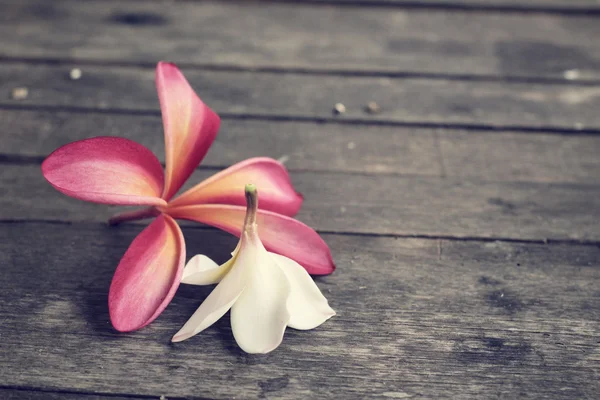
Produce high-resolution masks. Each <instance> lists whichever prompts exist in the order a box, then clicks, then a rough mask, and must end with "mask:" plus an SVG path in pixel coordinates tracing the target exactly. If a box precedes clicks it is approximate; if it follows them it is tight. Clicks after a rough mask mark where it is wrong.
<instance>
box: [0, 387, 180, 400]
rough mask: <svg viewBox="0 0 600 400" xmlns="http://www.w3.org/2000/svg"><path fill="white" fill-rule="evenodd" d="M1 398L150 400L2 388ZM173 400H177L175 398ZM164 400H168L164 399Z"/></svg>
mask: <svg viewBox="0 0 600 400" xmlns="http://www.w3.org/2000/svg"><path fill="white" fill-rule="evenodd" d="M0 398H2V399H3V400H78V399H83V400H131V399H133V400H142V399H148V397H147V396H131V395H126V396H119V395H116V396H115V395H114V394H108V395H103V394H90V393H81V392H79V393H74V392H64V391H62V392H52V391H39V390H27V389H21V388H18V389H17V388H10V389H3V388H1V387H0ZM153 398H154V399H160V396H154V397H153ZM170 399H171V400H176V399H174V398H173V397H171V398H170ZM164 400H168V399H166V398H164Z"/></svg>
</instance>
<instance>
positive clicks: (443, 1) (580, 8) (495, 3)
mask: <svg viewBox="0 0 600 400" xmlns="http://www.w3.org/2000/svg"><path fill="white" fill-rule="evenodd" d="M265 1H270V0H265ZM284 1H289V2H294V3H325V4H335V5H345V4H349V5H362V6H397V7H410V8H428V9H429V8H442V9H449V10H455V9H458V10H477V11H482V10H485V11H488V10H489V11H512V12H527V11H534V12H536V11H537V12H563V13H568V12H586V11H587V12H590V11H598V10H600V3H599V2H598V0H568V1H565V0H284Z"/></svg>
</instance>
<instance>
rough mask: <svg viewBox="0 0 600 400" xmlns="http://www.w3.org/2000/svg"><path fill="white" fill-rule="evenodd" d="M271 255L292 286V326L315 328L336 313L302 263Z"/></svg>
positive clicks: (290, 298) (289, 306)
mask: <svg viewBox="0 0 600 400" xmlns="http://www.w3.org/2000/svg"><path fill="white" fill-rule="evenodd" d="M269 255H270V256H271V257H273V259H274V260H275V261H276V263H277V265H279V267H281V270H282V271H283V272H284V273H285V275H286V277H287V279H288V281H289V283H290V286H291V290H292V292H291V294H290V297H289V298H288V301H287V307H288V311H289V312H290V322H288V326H289V327H290V328H295V329H313V328H316V327H317V326H319V325H321V324H322V323H323V322H325V321H327V320H328V319H329V318H331V317H332V316H334V315H335V311H333V309H331V307H329V304H328V303H327V299H326V298H325V296H323V294H322V293H321V291H320V290H319V288H318V287H317V285H316V284H315V282H314V281H313V280H312V278H311V277H310V275H309V274H308V272H306V270H305V269H304V268H302V266H301V265H300V264H298V263H297V262H296V261H294V260H291V259H289V258H287V257H285V256H282V255H279V254H275V253H269Z"/></svg>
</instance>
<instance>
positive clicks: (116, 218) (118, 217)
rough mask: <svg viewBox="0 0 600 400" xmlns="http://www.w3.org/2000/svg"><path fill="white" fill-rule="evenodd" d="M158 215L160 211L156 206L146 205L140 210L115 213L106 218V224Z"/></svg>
mask: <svg viewBox="0 0 600 400" xmlns="http://www.w3.org/2000/svg"><path fill="white" fill-rule="evenodd" d="M159 215H160V211H158V210H157V209H156V208H154V207H148V208H144V209H142V210H136V211H127V212H123V213H119V214H115V215H113V216H112V217H110V219H109V220H108V224H109V225H117V224H120V223H121V222H126V221H137V220H138V219H146V218H152V217H157V216H159Z"/></svg>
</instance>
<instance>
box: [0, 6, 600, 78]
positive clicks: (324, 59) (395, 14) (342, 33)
mask: <svg viewBox="0 0 600 400" xmlns="http://www.w3.org/2000/svg"><path fill="white" fill-rule="evenodd" d="M0 16H1V17H0V18H1V19H0V35H1V36H2V38H3V40H2V42H1V43H0V54H2V55H3V56H4V57H11V58H42V59H47V58H70V59H86V60H95V61H99V62H111V61H113V62H121V61H127V60H129V61H131V62H135V63H140V62H146V63H148V62H149V63H154V62H156V60H158V59H169V60H172V61H177V62H180V63H188V64H189V63H193V64H198V65H200V64H201V65H235V66H244V67H268V68H296V69H309V70H311V69H321V70H334V71H335V70H347V71H382V72H409V73H419V74H434V75H442V76H446V75H460V76H469V75H479V76H509V77H527V78H536V79H539V78H544V77H545V78H561V79H562V78H563V76H564V73H565V71H567V70H573V69H576V70H578V71H579V76H580V77H581V78H582V79H598V78H600V59H598V54H599V52H600V43H598V41H597V40H595V38H596V37H598V36H599V35H600V25H599V24H598V23H597V20H596V19H595V16H594V15H589V16H588V15H576V16H575V15H570V16H564V15H552V14H544V13H540V14H517V13H488V12H482V13H477V14H476V15H474V14H473V13H472V12H458V11H457V12H451V13H450V12H448V11H447V10H435V9H422V10H418V9H397V8H388V7H373V8H371V9H369V10H368V12H365V8H364V7H335V6H334V5H318V4H304V5H302V4H287V3H285V4H278V3H269V4H268V5H261V6H257V4H256V3H253V2H235V3H228V2H175V3H173V2H161V1H156V2H154V1H152V2H137V1H135V2H127V1H120V2H113V1H110V2H105V1H101V0H96V1H84V2H82V1H75V0H71V1H57V2H47V1H44V0H37V1H33V0H32V1H22V0H12V1H4V2H2V4H0ZM474 16H475V18H474ZM242 32H243V34H240V33H242ZM296 89H297V90H301V88H299V87H298V88H296Z"/></svg>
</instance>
